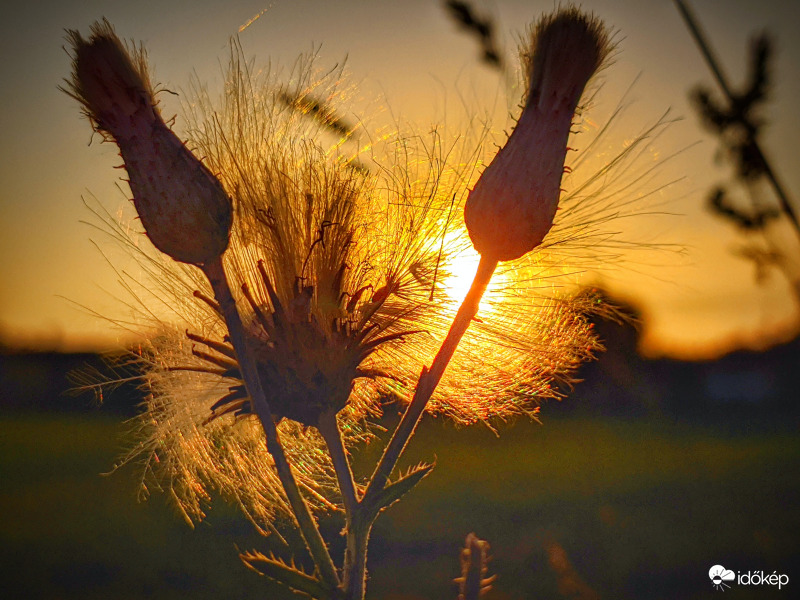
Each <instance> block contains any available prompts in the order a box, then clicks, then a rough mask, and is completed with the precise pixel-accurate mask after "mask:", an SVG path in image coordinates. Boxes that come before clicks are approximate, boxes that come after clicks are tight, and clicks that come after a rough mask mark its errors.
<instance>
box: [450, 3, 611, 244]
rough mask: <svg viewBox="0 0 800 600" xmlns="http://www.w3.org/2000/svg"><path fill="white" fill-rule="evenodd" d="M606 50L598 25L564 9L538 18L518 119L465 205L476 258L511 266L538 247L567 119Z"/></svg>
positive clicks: (553, 205) (548, 219)
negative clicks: (504, 261)
mask: <svg viewBox="0 0 800 600" xmlns="http://www.w3.org/2000/svg"><path fill="white" fill-rule="evenodd" d="M610 50H611V44H610V41H609V36H608V32H607V31H606V29H605V27H604V25H603V23H602V22H601V21H599V20H597V19H595V18H594V17H592V16H589V15H586V14H583V13H581V12H580V11H579V10H578V9H577V8H574V7H571V8H566V9H562V10H559V11H557V12H556V13H554V14H552V15H548V16H545V17H544V18H542V19H541V20H540V21H539V22H538V23H537V24H536V25H535V26H534V27H533V28H532V34H531V44H530V46H529V49H528V50H526V51H523V60H524V63H525V66H526V67H527V71H528V77H529V87H528V95H527V98H526V101H525V107H524V108H523V111H522V115H520V118H519V121H518V122H517V125H516V127H515V128H514V131H513V132H512V133H511V136H510V137H509V138H508V141H507V142H506V144H505V146H504V147H503V148H501V150H500V151H499V152H498V153H497V156H495V158H494V160H493V161H492V162H491V164H490V165H489V166H488V167H487V168H486V170H485V171H484V172H483V173H482V174H481V177H480V179H478V182H477V183H476V184H475V187H474V189H473V190H472V191H471V192H470V194H469V197H468V198H467V202H466V205H465V207H464V220H465V221H466V225H467V230H468V231H469V235H470V238H471V239H472V243H473V245H474V246H475V248H476V249H477V250H478V252H480V253H481V255H483V256H486V257H487V258H493V259H495V260H513V259H515V258H519V257H521V256H523V255H524V254H526V253H528V252H530V251H531V250H533V249H534V248H535V247H536V246H538V245H539V244H540V243H541V242H542V239H544V236H545V235H546V234H547V232H548V231H549V230H550V227H551V226H552V224H553V218H554V216H555V213H556V209H557V208H558V199H559V195H560V188H561V176H562V174H563V171H564V159H565V158H566V153H567V139H568V138H569V132H570V127H571V125H572V118H573V116H574V114H575V109H576V107H577V105H578V102H579V101H580V97H581V94H582V93H583V90H584V88H585V87H586V84H587V83H588V81H589V79H590V78H591V77H592V75H593V74H594V73H595V72H596V71H597V70H598V69H599V68H600V67H601V65H602V64H603V61H604V60H605V58H606V57H607V56H608V54H609V52H610Z"/></svg>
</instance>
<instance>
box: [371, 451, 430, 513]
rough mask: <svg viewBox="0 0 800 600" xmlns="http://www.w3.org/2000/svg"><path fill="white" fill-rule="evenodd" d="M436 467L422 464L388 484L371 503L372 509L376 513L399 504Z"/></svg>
mask: <svg viewBox="0 0 800 600" xmlns="http://www.w3.org/2000/svg"><path fill="white" fill-rule="evenodd" d="M433 467H434V465H432V464H425V463H420V464H418V465H417V466H415V467H411V468H410V469H409V470H408V471H407V472H406V474H405V475H401V476H400V479H398V480H397V481H395V482H394V483H390V484H388V485H387V486H386V487H385V488H383V489H382V490H381V491H380V492H378V493H377V494H375V496H374V497H373V498H372V500H371V502H370V508H371V509H372V510H374V511H375V513H378V512H380V511H381V510H383V509H384V508H387V507H389V506H390V505H392V504H394V503H395V502H397V501H398V500H399V499H400V498H401V497H402V496H404V495H405V494H406V493H407V492H409V491H411V490H412V489H413V488H414V486H416V485H417V484H418V483H419V482H420V481H422V479H423V478H424V477H425V476H426V475H427V474H428V473H430V472H431V471H432V470H433Z"/></svg>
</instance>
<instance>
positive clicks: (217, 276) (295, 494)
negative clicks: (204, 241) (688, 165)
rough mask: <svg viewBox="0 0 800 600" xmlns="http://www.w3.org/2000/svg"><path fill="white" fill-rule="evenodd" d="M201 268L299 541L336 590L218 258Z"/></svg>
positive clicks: (333, 569) (322, 543)
mask: <svg viewBox="0 0 800 600" xmlns="http://www.w3.org/2000/svg"><path fill="white" fill-rule="evenodd" d="M201 268H202V270H203V273H204V274H205V275H206V277H207V278H208V281H209V282H210V283H211V288H212V289H213V290H214V296H215V298H216V299H217V302H219V304H220V308H221V309H222V314H223V316H224V318H225V324H226V325H227V327H228V332H229V333H230V336H231V343H232V344H233V349H234V352H235V353H236V358H237V361H238V362H239V366H240V367H241V373H242V378H243V379H244V383H245V387H246V388H247V393H248V394H249V396H250V398H251V400H252V402H253V409H254V410H255V412H256V414H257V415H258V418H259V419H260V421H261V425H262V427H263V428H264V432H265V434H266V437H267V450H269V453H270V454H271V455H272V457H273V459H274V460H275V467H276V469H277V471H278V477H279V478H280V480H281V484H282V485H283V489H284V491H285V492H286V496H287V498H288V500H289V504H290V505H291V507H292V512H293V513H294V516H295V519H297V523H298V525H299V527H300V532H301V534H302V536H303V540H304V541H305V543H306V547H307V548H308V551H309V553H310V554H311V557H312V559H313V560H314V564H315V565H316V567H317V570H318V571H319V574H320V576H321V577H322V580H323V581H324V582H325V583H327V584H328V585H329V586H331V587H332V588H336V587H338V586H339V576H338V575H337V573H336V567H335V566H334V564H333V560H332V559H331V556H330V553H329V552H328V548H327V546H326V545H325V541H324V540H323V539H322V535H320V532H319V529H318V528H317V524H316V521H314V517H312V516H311V511H310V510H309V508H308V505H307V504H306V502H305V500H304V499H303V497H302V496H301V495H300V489H299V487H298V486H297V481H296V480H295V478H294V474H293V473H292V470H291V467H290V465H289V461H288V460H287V458H286V454H285V452H284V451H283V446H282V445H281V442H280V437H279V436H278V429H277V427H276V426H275V421H274V419H273V417H272V412H271V411H270V408H269V404H268V403H267V399H266V396H265V395H264V390H263V389H262V387H261V379H260V378H259V376H258V370H257V368H256V363H255V359H254V358H253V355H252V354H251V353H250V352H249V350H248V349H247V344H246V342H245V337H244V327H243V326H242V320H241V317H240V316H239V311H238V310H237V308H236V301H235V300H234V298H233V294H232V293H231V289H230V285H229V283H228V278H227V276H226V274H225V269H224V267H223V266H222V258H221V257H220V258H217V259H215V260H213V261H211V262H210V263H207V264H205V265H203V266H202V267H201Z"/></svg>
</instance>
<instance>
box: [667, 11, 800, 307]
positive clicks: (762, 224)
mask: <svg viewBox="0 0 800 600" xmlns="http://www.w3.org/2000/svg"><path fill="white" fill-rule="evenodd" d="M675 3H676V5H677V7H678V10H679V12H680V13H681V16H682V17H683V19H684V21H685V23H686V25H687V27H688V29H689V31H690V32H691V34H692V36H693V37H694V39H695V41H696V43H697V45H698V46H699V48H700V51H701V53H702V54H703V56H704V58H705V60H706V62H707V63H708V66H709V68H710V69H711V70H712V72H713V74H714V76H715V79H716V80H717V83H718V84H719V86H720V88H721V89H722V92H723V98H722V99H721V100H720V99H718V98H716V97H715V95H714V94H713V93H712V92H711V90H710V89H709V88H707V87H705V86H698V87H697V88H695V89H694V90H693V91H692V92H691V94H690V97H691V100H692V102H693V103H694V105H695V106H696V108H697V112H698V115H699V116H700V120H701V122H702V123H703V125H704V126H705V127H706V128H707V129H708V130H709V131H711V132H712V133H713V134H715V135H716V136H717V137H718V138H719V139H720V143H721V145H722V153H723V156H724V157H725V159H726V160H727V161H728V162H730V163H731V165H732V167H733V170H734V176H733V179H734V180H733V182H732V183H730V184H728V185H719V186H717V187H715V188H714V189H713V190H712V191H711V192H710V193H709V196H708V206H709V209H710V210H711V211H712V212H713V213H714V214H716V215H719V216H720V217H721V218H723V219H726V220H728V221H730V222H731V223H732V224H733V225H734V226H735V227H737V228H738V229H739V230H741V231H742V232H743V233H744V234H746V235H747V236H748V238H749V242H748V243H747V244H746V245H744V246H742V247H741V248H739V249H738V250H737V253H738V254H740V255H741V256H743V257H745V258H747V259H749V260H752V261H753V263H754V265H755V267H756V280H757V281H759V282H761V281H764V279H765V277H766V276H767V273H768V270H769V269H770V268H778V269H779V270H780V271H781V272H782V273H783V274H784V276H785V277H786V278H787V280H788V281H789V283H790V284H791V285H792V288H793V290H794V293H795V296H796V297H797V299H798V301H800V257H798V252H797V251H798V242H800V222H798V218H797V214H796V212H795V209H794V207H793V204H792V201H791V199H790V198H789V195H788V192H787V191H786V190H785V188H784V186H783V185H782V184H781V183H780V181H779V179H778V176H777V174H776V173H775V171H774V170H773V168H772V166H771V165H770V163H769V161H768V160H767V158H766V157H765V155H764V153H763V151H762V149H761V146H760V144H759V139H760V137H761V135H762V132H763V128H764V126H765V125H766V123H765V122H764V120H763V119H762V118H761V117H760V116H759V110H760V109H761V108H762V107H763V106H764V105H765V104H766V103H767V101H768V100H769V93H770V89H771V86H772V82H771V80H770V78H771V71H770V63H771V61H772V59H773V54H774V42H773V39H772V38H771V37H770V36H769V34H767V33H762V34H760V35H757V36H755V37H754V38H753V39H752V40H751V42H750V49H749V55H748V74H747V80H746V82H745V83H744V84H743V85H742V87H741V89H740V90H738V91H737V90H734V89H733V88H732V87H731V86H730V84H729V83H728V80H727V78H726V77H725V75H724V74H723V71H722V67H721V64H720V62H719V60H718V59H717V58H716V57H715V55H714V53H713V51H712V50H711V46H710V44H709V42H708V40H707V37H706V36H705V34H704V33H703V32H702V30H701V28H700V25H699V23H698V21H697V18H696V17H695V15H694V14H693V13H692V11H691V9H690V8H689V6H688V3H687V2H685V0H675ZM764 183H767V184H768V185H769V186H770V187H771V189H772V197H769V196H770V195H771V194H770V193H769V192H768V191H767V190H766V189H765V186H764V185H763V184H764ZM741 196H745V197H746V198H748V199H749V206H747V205H743V203H742V201H741V199H740V198H741ZM780 221H787V222H788V223H789V224H790V225H791V227H792V229H793V235H792V234H791V233H790V234H789V235H787V234H786V232H781V231H780V230H779V225H780ZM776 226H778V227H776Z"/></svg>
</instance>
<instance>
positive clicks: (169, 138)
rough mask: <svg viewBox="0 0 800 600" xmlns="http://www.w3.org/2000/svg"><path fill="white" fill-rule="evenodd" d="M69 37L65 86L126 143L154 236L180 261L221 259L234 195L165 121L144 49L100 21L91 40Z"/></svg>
mask: <svg viewBox="0 0 800 600" xmlns="http://www.w3.org/2000/svg"><path fill="white" fill-rule="evenodd" d="M67 40H68V41H69V43H70V45H71V47H72V48H71V49H72V56H73V65H72V66H73V72H72V78H71V79H70V80H69V81H68V82H67V87H66V88H65V90H64V91H66V92H67V93H68V94H69V95H71V96H72V97H74V98H75V99H77V100H78V101H79V102H80V103H81V104H82V105H83V108H84V112H85V114H86V115H87V116H88V117H89V119H90V121H91V122H92V123H93V124H94V126H95V128H96V129H97V130H98V131H99V132H101V133H102V134H104V135H105V136H109V137H110V138H111V139H113V140H114V141H115V142H116V143H117V145H118V146H119V149H120V154H121V155H122V158H123V160H124V162H125V169H126V170H127V172H128V177H129V183H130V188H131V192H132V193H133V203H134V205H135V207H136V211H137V212H138V214H139V217H140V219H141V221H142V225H144V229H145V233H146V234H147V236H148V237H149V238H150V240H151V241H152V242H153V244H154V245H155V247H156V248H158V249H159V250H161V251H162V252H164V253H165V254H168V255H169V256H170V257H172V258H173V259H175V260H177V261H180V262H185V263H189V264H195V265H200V264H204V263H207V262H210V261H212V260H214V259H216V258H218V257H220V256H221V255H222V254H223V253H224V252H225V249H226V248H227V247H228V236H229V233H230V228H231V222H232V218H233V210H232V206H231V200H230V198H229V197H228V195H227V194H226V192H225V190H224V188H223V187H222V184H221V183H220V182H219V181H218V180H217V178H216V177H214V175H213V174H212V173H211V172H210V171H209V170H208V168H207V167H206V166H205V165H203V163H202V162H201V161H200V160H199V159H198V158H197V157H196V156H194V154H192V153H191V152H190V151H189V149H188V148H186V146H185V145H184V144H183V143H182V142H181V141H180V139H178V137H177V136H176V135H175V134H174V133H173V132H172V130H171V129H170V128H169V127H167V125H166V124H165V123H164V120H163V119H162V118H161V114H160V112H159V111H158V108H157V103H156V100H155V96H154V94H153V89H152V86H151V84H150V79H149V76H148V73H147V61H146V56H145V53H144V51H143V50H142V49H138V50H137V49H134V50H133V51H132V52H129V51H128V49H126V48H125V46H124V45H123V44H122V42H121V41H120V40H119V38H118V37H117V35H116V34H115V33H114V30H113V28H112V27H111V25H110V24H109V23H108V22H107V21H102V22H97V23H95V24H94V25H93V26H92V35H91V37H90V38H89V39H88V40H85V39H84V38H83V37H82V36H81V34H80V33H79V32H77V31H69V32H68V34H67Z"/></svg>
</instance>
